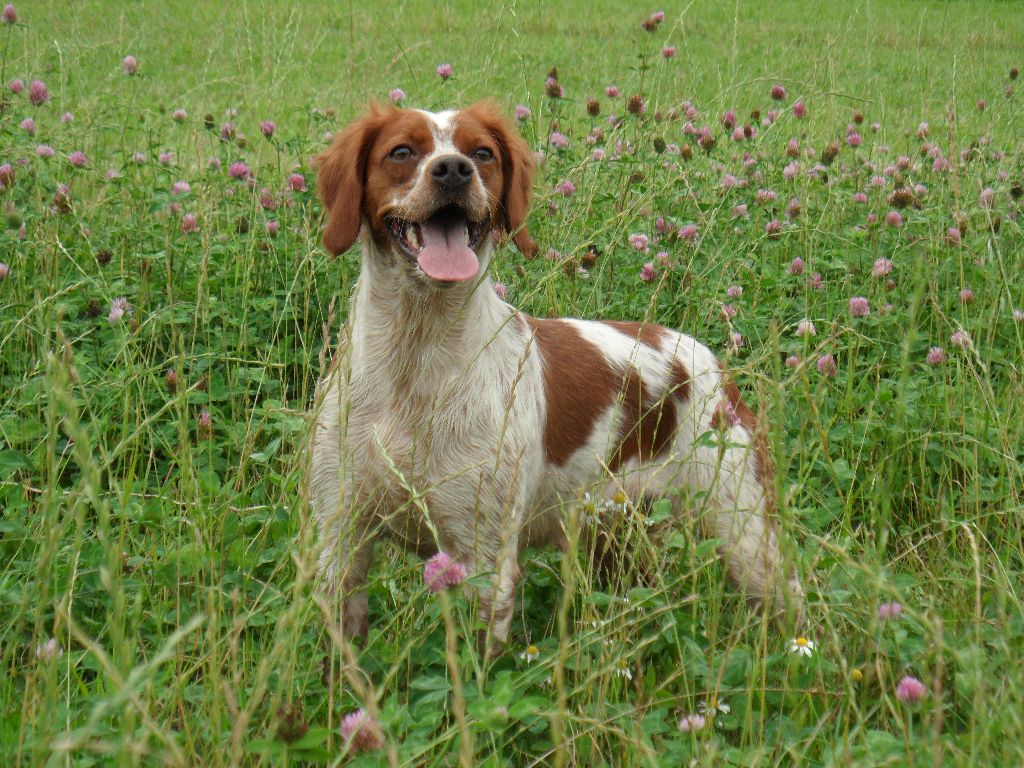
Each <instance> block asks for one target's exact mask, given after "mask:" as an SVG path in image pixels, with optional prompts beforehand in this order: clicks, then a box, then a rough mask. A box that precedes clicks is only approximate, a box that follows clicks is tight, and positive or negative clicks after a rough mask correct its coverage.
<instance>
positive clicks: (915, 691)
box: [896, 675, 928, 704]
mask: <svg viewBox="0 0 1024 768" xmlns="http://www.w3.org/2000/svg"><path fill="white" fill-rule="evenodd" d="M927 693H928V689H927V688H925V685H924V683H922V682H921V681H920V680H918V679H917V678H916V677H911V676H910V675H904V677H903V679H902V680H900V682H899V684H898V685H897V686H896V698H897V699H899V700H900V701H902V702H903V703H904V704H916V703H917V702H919V701H920V700H921V699H923V698H924V697H925V695H927Z"/></svg>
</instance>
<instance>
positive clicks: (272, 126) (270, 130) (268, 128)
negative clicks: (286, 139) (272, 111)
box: [260, 120, 277, 139]
mask: <svg viewBox="0 0 1024 768" xmlns="http://www.w3.org/2000/svg"><path fill="white" fill-rule="evenodd" d="M276 130H277V123H275V122H274V121H273V120H261V121H260V133H262V134H263V135H264V136H265V137H266V138H268V139H269V138H271V137H272V136H273V135H274V131H276Z"/></svg>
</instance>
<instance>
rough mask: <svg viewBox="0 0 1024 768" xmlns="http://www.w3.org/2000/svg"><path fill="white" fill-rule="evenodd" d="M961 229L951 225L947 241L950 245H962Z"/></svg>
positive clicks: (947, 231)
mask: <svg viewBox="0 0 1024 768" xmlns="http://www.w3.org/2000/svg"><path fill="white" fill-rule="evenodd" d="M960 240H961V237H960V229H959V228H958V227H950V228H949V229H947V230H946V242H947V243H949V244H950V245H960Z"/></svg>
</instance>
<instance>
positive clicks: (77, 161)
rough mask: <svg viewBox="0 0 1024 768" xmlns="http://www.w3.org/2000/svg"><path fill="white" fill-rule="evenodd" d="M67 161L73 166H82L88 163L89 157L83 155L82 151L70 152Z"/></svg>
mask: <svg viewBox="0 0 1024 768" xmlns="http://www.w3.org/2000/svg"><path fill="white" fill-rule="evenodd" d="M68 162H69V163H71V164H72V165H73V166H75V168H84V167H85V166H86V165H88V163H89V159H88V158H87V157H86V156H85V153H84V152H78V151H76V152H72V153H71V154H70V155H68Z"/></svg>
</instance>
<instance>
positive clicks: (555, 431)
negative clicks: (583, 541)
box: [527, 318, 690, 470]
mask: <svg viewBox="0 0 1024 768" xmlns="http://www.w3.org/2000/svg"><path fill="white" fill-rule="evenodd" d="M527 322H528V323H529V325H530V327H531V328H532V329H533V332H534V334H535V337H536V341H537V347H538V351H539V352H540V355H541V360H542V361H543V376H544V393H545V397H546V398H547V422H546V423H545V425H544V451H545V454H546V456H547V460H548V461H549V462H551V463H553V464H555V465H557V466H564V465H565V464H566V462H568V461H569V459H570V458H571V457H572V455H573V454H574V453H575V452H576V451H578V450H579V449H580V448H582V447H583V446H584V445H586V443H587V441H588V440H589V439H590V435H591V433H592V432H593V430H594V424H595V423H596V421H597V419H598V418H600V416H601V414H603V413H604V412H605V411H606V410H607V409H608V408H610V407H611V406H613V405H614V404H615V403H616V401H617V400H619V399H620V398H621V410H622V412H621V421H620V425H619V434H618V439H617V440H616V443H617V445H616V446H615V447H614V449H613V450H612V453H611V455H610V457H609V461H608V466H609V468H610V469H612V470H616V469H618V468H619V467H621V466H622V465H623V464H624V463H626V462H627V461H629V460H631V459H638V460H639V461H648V460H650V459H652V458H654V457H656V456H660V455H661V454H662V453H664V452H665V451H666V450H667V449H668V447H669V446H670V445H671V443H672V439H673V437H675V433H676V429H677V427H678V417H677V412H676V403H677V402H685V401H686V400H688V399H689V397H690V375H689V373H688V372H687V370H686V368H685V367H684V366H683V364H682V363H681V362H679V361H678V360H675V361H674V362H673V365H672V371H671V373H670V375H669V388H668V390H667V391H666V392H664V393H661V394H656V395H652V394H651V392H650V391H649V389H648V387H647V385H646V384H645V383H644V381H643V379H642V377H641V376H640V373H639V371H637V370H636V369H635V368H633V367H632V366H630V367H629V369H628V370H626V371H625V373H624V374H623V373H620V372H618V371H616V370H615V369H614V368H613V367H612V366H611V365H610V364H609V363H608V361H607V360H606V359H605V357H604V355H603V354H601V351H600V350H599V349H598V348H597V347H596V346H594V344H593V343H591V342H590V341H588V340H587V339H585V338H584V337H583V336H582V335H581V334H580V333H579V331H578V330H577V329H576V328H574V327H573V326H572V325H570V324H569V323H565V322H562V321H560V320H536V319H534V318H528V319H527Z"/></svg>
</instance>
